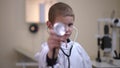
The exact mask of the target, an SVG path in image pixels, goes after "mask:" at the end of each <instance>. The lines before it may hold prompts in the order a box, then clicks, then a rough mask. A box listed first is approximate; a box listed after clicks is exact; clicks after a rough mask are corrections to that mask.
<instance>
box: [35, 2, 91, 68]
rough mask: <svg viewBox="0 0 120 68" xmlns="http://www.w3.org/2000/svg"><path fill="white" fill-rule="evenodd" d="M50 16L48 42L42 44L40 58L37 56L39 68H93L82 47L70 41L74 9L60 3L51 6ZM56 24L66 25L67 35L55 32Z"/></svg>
mask: <svg viewBox="0 0 120 68" xmlns="http://www.w3.org/2000/svg"><path fill="white" fill-rule="evenodd" d="M48 15H49V16H48V20H49V21H48V22H47V26H48V29H49V37H48V40H47V42H46V43H44V44H42V50H41V52H40V53H39V56H36V57H37V58H38V61H39V68H48V67H52V68H92V65H91V61H90V58H89V56H88V55H87V53H86V52H85V50H84V49H83V48H82V46H81V45H80V44H78V43H77V42H74V44H73V41H71V40H69V37H70V35H71V34H72V30H73V22H74V18H75V17H74V13H73V10H72V8H71V7H70V6H69V5H67V4H65V3H62V2H59V3H56V4H54V5H53V6H51V8H50V9H49V14H48ZM56 22H61V23H63V24H65V26H66V33H65V35H63V36H58V35H57V34H56V33H55V32H54V30H53V26H54V24H55V23H56ZM54 48H55V49H54ZM54 52H55V53H54ZM53 53H54V56H53ZM53 57H54V58H53Z"/></svg>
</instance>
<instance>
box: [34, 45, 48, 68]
mask: <svg viewBox="0 0 120 68" xmlns="http://www.w3.org/2000/svg"><path fill="white" fill-rule="evenodd" d="M41 48H42V49H41V51H40V52H38V53H36V54H35V59H36V60H37V61H38V63H39V68H48V67H47V63H46V55H47V53H48V50H49V48H48V45H47V44H46V43H44V44H42V47H41Z"/></svg>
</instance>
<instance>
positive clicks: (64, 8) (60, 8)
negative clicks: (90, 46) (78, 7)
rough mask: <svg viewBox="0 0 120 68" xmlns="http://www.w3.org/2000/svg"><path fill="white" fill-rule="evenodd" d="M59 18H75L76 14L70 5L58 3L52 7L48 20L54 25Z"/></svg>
mask: <svg viewBox="0 0 120 68" xmlns="http://www.w3.org/2000/svg"><path fill="white" fill-rule="evenodd" d="M57 16H72V17H73V18H74V13H73V10H72V8H71V7H70V6H69V5H67V4H65V3H62V2H58V3H55V4H54V5H52V6H51V7H50V9H49V12H48V20H49V21H50V22H51V23H52V24H53V22H54V21H55V19H56V17H57Z"/></svg>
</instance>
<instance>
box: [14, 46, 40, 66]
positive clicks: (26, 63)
mask: <svg viewBox="0 0 120 68" xmlns="http://www.w3.org/2000/svg"><path fill="white" fill-rule="evenodd" d="M15 51H16V52H18V53H20V54H22V55H23V56H26V58H24V59H23V58H21V59H22V60H24V61H22V62H16V66H21V67H22V68H27V66H31V67H36V68H38V62H37V61H36V59H35V58H34V53H32V52H30V51H28V50H26V49H24V48H21V47H17V48H15ZM27 58H28V59H30V60H29V61H25V60H26V59H27ZM31 60H32V61H31Z"/></svg>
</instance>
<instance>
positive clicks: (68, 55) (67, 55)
mask: <svg viewBox="0 0 120 68" xmlns="http://www.w3.org/2000/svg"><path fill="white" fill-rule="evenodd" d="M68 40H69V39H68ZM72 48H73V45H71V47H70V51H69V54H66V53H65V52H64V50H63V49H62V48H60V49H61V51H62V52H63V54H64V55H65V56H66V57H67V59H68V68H70V56H71V52H72Z"/></svg>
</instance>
